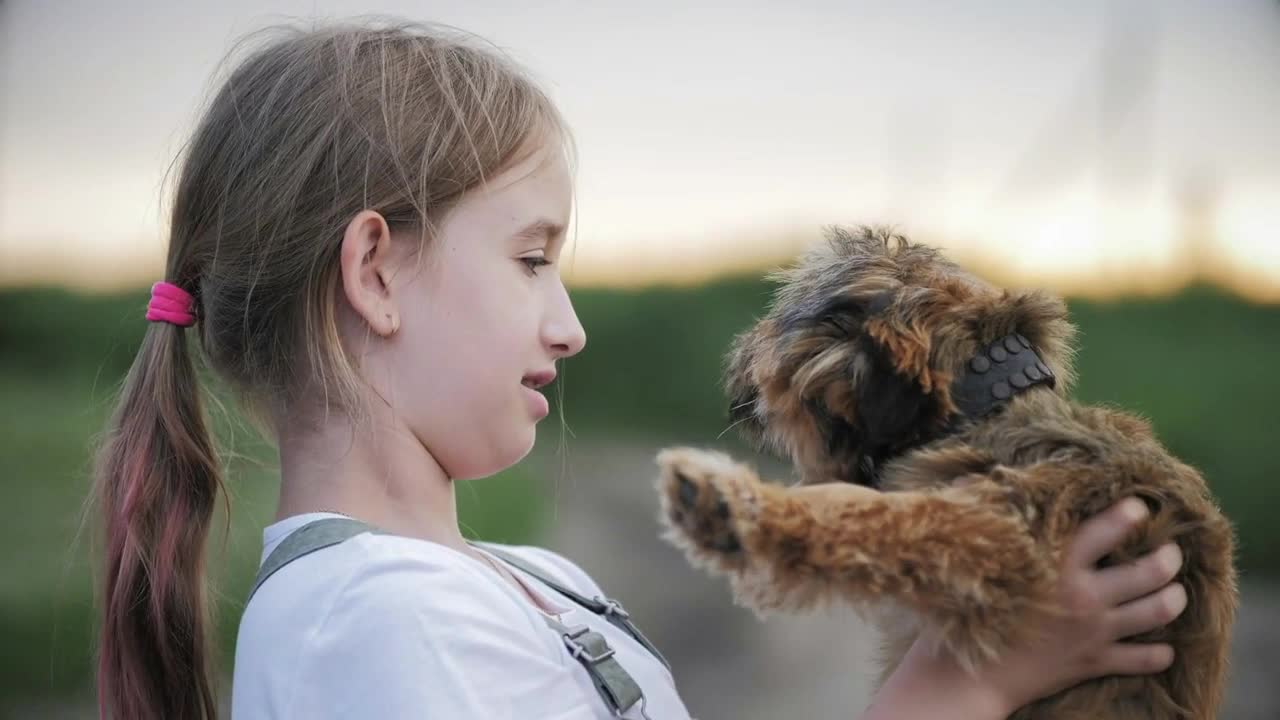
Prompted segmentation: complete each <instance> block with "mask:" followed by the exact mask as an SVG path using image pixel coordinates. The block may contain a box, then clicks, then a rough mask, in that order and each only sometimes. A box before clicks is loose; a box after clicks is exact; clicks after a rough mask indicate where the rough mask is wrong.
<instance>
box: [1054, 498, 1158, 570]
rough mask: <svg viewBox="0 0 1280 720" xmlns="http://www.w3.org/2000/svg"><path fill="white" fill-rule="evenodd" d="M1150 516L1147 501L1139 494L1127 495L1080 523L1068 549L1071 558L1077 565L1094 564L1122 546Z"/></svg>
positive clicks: (1068, 559) (1068, 555)
mask: <svg viewBox="0 0 1280 720" xmlns="http://www.w3.org/2000/svg"><path fill="white" fill-rule="evenodd" d="M1146 517H1147V505H1146V503H1144V502H1142V501H1141V500H1139V499H1138V498H1135V497H1130V498H1125V499H1124V500H1121V501H1120V502H1118V503H1116V504H1115V505H1112V506H1111V507H1109V508H1107V509H1106V510H1104V511H1102V512H1100V513H1098V514H1097V515H1095V516H1093V517H1091V518H1089V519H1088V520H1086V521H1085V522H1084V524H1082V525H1081V526H1080V529H1079V530H1077V531H1076V535H1075V539H1073V540H1072V542H1071V547H1070V549H1068V551H1067V561H1068V562H1070V563H1071V564H1073V565H1075V566H1076V567H1084V568H1092V567H1093V566H1094V565H1096V564H1097V562H1098V561H1099V560H1101V559H1102V558H1103V556H1105V555H1106V554H1107V553H1110V552H1111V551H1113V550H1115V549H1116V548H1117V547H1119V545H1120V543H1121V542H1123V541H1124V539H1125V538H1126V537H1128V536H1129V533H1131V532H1133V529H1134V528H1135V527H1137V526H1138V523H1140V522H1142V521H1143V520H1145V519H1146Z"/></svg>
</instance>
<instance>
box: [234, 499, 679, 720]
mask: <svg viewBox="0 0 1280 720" xmlns="http://www.w3.org/2000/svg"><path fill="white" fill-rule="evenodd" d="M325 517H341V516H338V515H332V514H329V513H310V514H306V515H297V516H294V517H290V518H286V519H284V520H282V521H280V522H277V523H275V524H273V525H270V526H268V527H267V528H266V530H265V531H264V532H263V544H264V548H263V553H262V557H263V559H264V560H265V559H266V557H267V555H269V554H270V553H271V551H272V550H274V549H275V548H276V546H277V545H279V544H280V542H281V541H282V540H284V538H285V536H287V535H288V534H289V533H290V532H292V531H294V530H296V529H297V528H299V527H302V526H303V525H305V524H306V523H308V522H311V521H313V520H318V519H321V518H325ZM499 547H502V548H503V549H505V550H506V551H508V552H510V553H513V554H515V555H517V556H519V557H520V558H521V559H523V560H525V561H526V562H530V563H532V564H533V565H534V566H536V567H538V568H541V569H542V570H543V572H544V573H546V574H548V575H549V576H551V577H553V578H555V579H556V580H557V581H558V582H560V583H561V584H563V585H565V586H566V587H568V588H571V589H573V590H574V591H576V592H578V593H580V594H582V595H585V596H587V597H592V596H596V595H603V594H604V593H603V592H601V590H600V588H599V586H597V585H596V583H595V582H593V581H592V580H591V578H590V577H589V576H588V575H587V574H586V573H585V572H583V570H582V569H581V568H579V567H578V566H576V565H574V564H573V563H572V562H570V561H569V560H567V559H565V558H564V557H562V556H560V555H558V554H556V553H553V552H551V551H549V550H545V549H541V548H535V547H527V546H499ZM490 557H493V556H492V555H490ZM506 567H507V569H509V570H510V571H511V572H512V573H513V574H514V575H516V576H517V577H518V578H519V579H520V580H522V581H523V583H524V584H525V585H526V586H528V587H530V588H531V589H532V590H533V591H534V592H536V593H538V595H540V596H541V597H542V598H543V599H545V600H546V601H548V605H550V606H554V609H555V610H556V611H563V612H561V613H560V614H559V615H557V619H559V620H560V622H562V623H564V624H565V625H569V626H578V625H588V626H590V627H591V629H593V630H595V631H596V632H598V633H600V634H602V635H604V637H605V638H606V640H607V641H608V643H609V646H610V647H611V648H613V649H614V650H615V652H616V654H615V656H614V657H615V658H616V659H617V660H618V662H619V663H620V664H621V665H622V666H623V667H624V668H625V669H626V670H627V672H628V673H629V674H630V675H631V676H632V677H633V678H634V679H635V681H636V682H637V683H638V684H639V685H640V687H641V689H642V690H643V691H644V695H645V698H646V699H645V707H644V712H645V713H646V714H647V715H648V717H649V718H652V720H688V718H689V712H688V710H687V709H686V708H685V706H684V703H683V702H682V701H681V700H680V697H679V695H678V694H677V692H676V688H675V681H674V679H673V678H672V677H671V673H669V672H668V671H667V669H666V667H665V666H663V665H662V663H661V662H659V661H658V660H657V658H655V657H654V656H653V655H652V654H651V653H650V652H649V651H648V650H646V649H645V648H644V647H643V646H642V645H640V643H638V642H636V641H635V639H634V638H632V637H631V636H630V635H628V634H627V633H625V632H624V631H622V630H621V629H619V628H617V627H615V626H614V625H613V624H611V623H609V622H608V621H607V620H605V619H604V618H602V617H600V616H598V615H596V614H594V613H592V612H590V611H588V610H586V609H585V608H582V607H580V606H578V605H577V604H576V603H573V602H571V601H570V600H569V599H568V598H565V597H564V596H563V595H560V594H559V593H557V592H555V591H554V590H551V589H550V588H549V587H547V586H546V585H545V584H544V583H542V582H540V581H539V580H537V579H536V578H534V577H533V576H531V575H528V574H526V573H524V572H522V571H520V570H518V569H516V568H513V567H511V566H510V565H506ZM541 613H542V610H540V609H539V608H537V607H536V606H535V605H534V604H533V603H531V602H530V600H529V598H528V597H525V596H524V595H523V594H522V593H520V592H519V591H518V590H517V589H516V588H514V587H512V586H511V584H510V583H509V582H507V581H506V580H504V579H502V578H501V577H500V576H499V575H498V574H497V573H496V572H494V570H493V569H492V568H490V567H486V566H485V565H484V564H483V563H481V562H480V561H478V560H476V559H474V558H472V557H471V556H469V555H465V554H463V553H460V552H458V551H456V550H453V549H451V548H448V547H445V546H443V545H440V544H438V543H432V542H427V541H424V540H416V539H413V538H406V537H398V536H392V535H373V534H363V535H358V536H356V537H353V538H351V539H350V540H347V541H345V542H343V543H340V544H338V545H335V546H332V547H329V548H325V549H324V550H321V551H318V552H314V553H312V554H310V555H305V556H303V557H300V558H298V559H296V560H294V561H293V562H291V563H289V564H288V565H286V566H285V567H283V568H282V569H280V570H279V571H277V572H276V573H275V574H274V575H272V576H271V579H270V580H269V581H267V582H266V583H264V584H263V586H262V588H261V589H260V590H259V591H258V593H257V595H255V596H254V598H253V602H251V603H250V604H249V606H248V607H247V608H246V609H245V613H244V616H243V618H242V619H241V621H240V633H239V639H238V641H237V644H236V658H235V675H234V679H233V685H232V706H231V715H232V718H233V719H234V720H255V719H256V718H271V719H272V720H286V719H289V720H293V719H297V720H304V719H305V720H324V719H326V718H416V719H420V720H434V719H437V718H439V719H441V720H471V719H473V718H474V719H475V720H503V719H505V718H521V719H525V718H539V719H543V720H605V719H606V718H612V717H614V716H613V715H612V713H611V712H610V711H609V709H608V707H607V706H606V705H605V704H604V701H603V700H602V699H601V698H600V696H599V694H598V693H597V691H596V689H595V687H594V686H593V685H592V683H591V678H590V676H589V675H588V674H587V672H586V670H585V669H584V668H583V667H582V665H581V664H580V663H579V662H578V661H577V660H575V659H574V658H573V657H572V656H571V655H570V654H569V651H568V650H567V649H566V647H565V645H564V642H563V641H562V640H561V639H560V637H559V636H558V635H557V634H556V633H555V632H554V631H553V630H552V629H551V628H549V627H548V626H547V624H546V621H545V620H544V618H543V616H542V614H541ZM640 711H641V707H640V703H637V704H636V705H635V706H633V707H632V708H631V710H630V711H629V712H628V713H627V714H626V715H625V716H624V717H625V718H628V719H634V720H643V717H644V716H643V715H642V714H641V712H640Z"/></svg>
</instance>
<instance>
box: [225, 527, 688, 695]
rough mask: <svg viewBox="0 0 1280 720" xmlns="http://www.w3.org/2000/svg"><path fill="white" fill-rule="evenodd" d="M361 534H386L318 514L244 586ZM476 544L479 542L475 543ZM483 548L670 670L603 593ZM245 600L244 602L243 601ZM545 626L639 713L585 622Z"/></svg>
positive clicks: (622, 675) (631, 686)
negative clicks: (589, 592)
mask: <svg viewBox="0 0 1280 720" xmlns="http://www.w3.org/2000/svg"><path fill="white" fill-rule="evenodd" d="M364 533H373V534H379V535H381V534H386V533H384V532H383V531H381V530H379V529H378V528H375V527H373V526H372V525H368V524H366V523H363V522H360V521H359V520H354V519H351V518H324V519H321V520H314V521H312V522H309V523H307V524H306V525H303V526H302V527H300V528H298V529H297V530H294V531H293V532H291V533H289V535H288V536H287V537H286V538H285V539H284V540H283V541H282V542H281V543H280V544H279V545H277V546H276V549H275V550H272V551H271V554H270V555H268V556H267V559H266V560H265V561H264V562H263V563H262V567H261V568H260V569H259V570H258V575H257V577H256V578H255V579H254V582H253V588H252V589H251V590H250V591H249V600H252V599H253V596H254V595H255V594H257V592H258V588H260V587H262V584H263V583H265V582H266V581H267V579H268V578H270V577H271V576H272V575H274V574H275V573H276V572H277V571H279V570H280V569H281V568H283V567H284V566H285V565H288V564H289V563H291V562H293V561H294V560H297V559H298V558H300V557H303V556H306V555H310V554H311V553H313V552H316V551H317V550H323V549H324V548H327V547H331V546H333V545H337V544H339V543H341V542H343V541H345V540H349V539H351V538H353V537H355V536H357V535H361V534H364ZM477 544H479V543H477ZM484 548H485V550H486V551H488V552H490V553H493V554H494V555H497V556H498V557H500V558H502V559H503V560H505V561H506V562H508V563H510V564H512V565H514V566H515V567H517V568H519V569H521V570H523V571H525V572H527V573H529V574H530V575H532V576H534V577H536V578H538V579H539V580H541V581H542V582H544V583H546V584H547V586H549V587H551V588H552V589H553V590H555V591H556V592H559V593H560V594H562V595H564V596H565V597H568V598H569V599H570V600H573V601H574V602H576V603H578V604H579V605H581V606H582V607H584V608H586V609H587V610H589V611H591V612H593V613H595V614H597V615H604V617H605V619H606V620H608V621H609V622H611V623H613V624H614V625H616V626H617V627H619V628H621V629H623V630H624V631H626V632H627V633H628V634H630V635H631V636H632V637H634V638H635V639H636V640H637V641H638V642H639V643H640V644H641V645H643V646H644V647H645V648H646V649H648V650H649V651H650V652H652V653H653V654H654V656H655V657H657V658H658V659H659V660H660V661H662V664H663V665H666V666H667V668H668V669H670V667H671V666H670V665H668V664H667V661H666V659H665V658H663V657H662V655H661V654H660V653H659V652H658V650H657V648H656V647H654V646H653V644H652V643H650V642H649V641H648V640H647V639H646V638H645V637H644V635H642V634H640V630H639V629H638V628H636V627H635V625H633V624H632V623H631V621H630V620H629V618H628V615H627V612H626V610H624V609H623V608H622V606H621V605H620V604H619V603H618V602H617V601H616V600H612V599H608V598H603V599H602V598H587V597H585V596H583V595H580V594H578V593H576V592H574V591H573V590H570V589H569V588H566V587H564V586H563V585H561V584H559V583H557V582H555V581H554V580H552V579H551V578H548V577H547V576H546V575H545V574H544V573H543V572H542V571H541V570H539V569H538V568H536V567H535V566H533V565H532V564H530V563H527V562H525V561H523V560H522V559H520V558H517V557H515V556H513V555H511V554H510V553H507V552H504V551H502V550H499V549H497V548H494V547H492V546H489V545H487V544H485V545H484ZM247 602H248V601H246V604H247ZM542 618H543V620H545V621H546V624H547V626H548V627H550V628H551V629H552V630H554V631H555V632H556V634H557V635H559V636H560V638H561V640H562V641H563V642H564V644H565V647H566V648H567V649H568V650H569V654H570V655H572V656H573V657H574V659H576V660H577V661H578V662H579V663H580V664H581V665H582V667H583V669H585V670H586V671H587V674H588V675H589V676H590V677H591V683H592V684H593V685H594V686H595V688H596V692H597V693H599V695H600V699H601V700H603V701H604V703H605V705H607V706H608V707H609V709H610V710H611V711H613V713H614V714H615V715H617V716H618V717H621V716H622V714H623V713H625V712H627V711H628V710H630V709H631V708H632V707H633V706H634V705H635V704H636V703H640V708H641V713H642V714H643V712H644V705H645V703H644V700H645V698H644V692H643V691H642V690H641V689H640V685H639V684H638V683H637V682H636V681H635V679H634V678H632V677H631V675H630V674H629V673H628V672H627V671H626V668H624V667H622V665H621V664H620V663H619V662H618V660H617V659H616V658H615V657H614V650H613V648H611V647H609V643H608V641H607V640H606V639H605V637H604V636H603V635H601V634H600V633H598V632H595V631H594V630H591V629H590V628H589V627H588V626H586V625H579V626H577V627H569V626H567V625H565V624H564V623H562V622H560V621H559V620H556V619H555V618H553V617H550V616H548V615H546V614H542Z"/></svg>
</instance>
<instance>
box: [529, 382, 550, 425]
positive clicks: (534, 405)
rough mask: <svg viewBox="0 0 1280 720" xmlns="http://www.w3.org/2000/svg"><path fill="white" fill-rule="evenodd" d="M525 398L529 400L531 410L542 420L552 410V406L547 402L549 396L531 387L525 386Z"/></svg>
mask: <svg viewBox="0 0 1280 720" xmlns="http://www.w3.org/2000/svg"><path fill="white" fill-rule="evenodd" d="M524 394H525V398H526V399H527V400H528V401H529V411H530V412H532V413H533V414H534V416H535V417H536V418H537V419H539V420H541V419H542V418H544V417H546V416H547V415H548V414H550V412H551V406H550V405H549V404H548V403H547V398H546V396H544V395H543V394H542V393H540V392H538V391H537V390H535V389H533V388H531V387H529V386H528V385H526V386H525V388H524Z"/></svg>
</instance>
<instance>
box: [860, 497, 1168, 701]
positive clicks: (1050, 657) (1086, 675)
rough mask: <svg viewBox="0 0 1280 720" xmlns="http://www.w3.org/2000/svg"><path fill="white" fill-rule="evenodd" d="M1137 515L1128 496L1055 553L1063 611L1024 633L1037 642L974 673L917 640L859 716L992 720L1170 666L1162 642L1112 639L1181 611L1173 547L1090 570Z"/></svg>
mask: <svg viewBox="0 0 1280 720" xmlns="http://www.w3.org/2000/svg"><path fill="white" fill-rule="evenodd" d="M1146 513H1147V509H1146V505H1145V504H1143V503H1142V502H1141V501H1140V500H1137V499H1136V498H1129V499H1126V500H1123V501H1121V502H1119V503H1116V504H1115V505H1114V506H1112V507H1111V508H1110V509H1109V510H1107V511H1105V512H1103V513H1101V514H1099V515H1097V516H1096V517H1094V518H1091V519H1090V520H1089V521H1088V522H1086V523H1085V524H1083V525H1082V526H1081V527H1080V530H1079V531H1078V532H1077V533H1076V536H1075V538H1074V539H1073V540H1072V543H1071V545H1070V547H1069V548H1068V550H1067V552H1066V553H1065V554H1064V556H1063V567H1062V572H1061V576H1060V578H1061V580H1060V585H1059V589H1058V598H1059V603H1060V605H1061V606H1062V608H1063V609H1064V610H1065V611H1066V612H1065V613H1064V614H1063V615H1062V616H1061V617H1057V618H1053V619H1050V620H1046V621H1045V622H1044V625H1043V627H1041V628H1038V631H1039V632H1037V633H1033V634H1035V635H1037V636H1039V637H1040V638H1042V639H1041V640H1040V641H1039V642H1037V643H1035V644H1034V645H1030V646H1027V647H1022V648H1015V649H1013V650H1012V651H1010V652H1008V653H1005V655H1004V656H1003V657H1001V658H1000V661H999V662H998V663H995V664H993V665H990V666H987V667H985V668H983V669H982V670H981V671H980V672H979V673H978V674H977V675H976V676H975V675H970V674H968V673H966V672H965V671H964V670H963V669H962V668H961V667H960V666H959V665H958V664H957V663H956V662H955V661H954V660H953V659H952V658H951V657H950V656H948V655H945V654H937V655H935V654H933V653H932V652H930V649H929V648H930V647H931V646H932V643H931V642H930V638H928V637H921V638H920V639H919V640H918V641H917V642H916V644H915V645H914V646H913V647H912V648H911V650H910V651H909V652H908V653H907V656H906V657H905V658H904V659H903V661H902V664H901V665H899V666H898V668H897V669H896V670H895V671H894V672H893V675H892V676H890V678H889V679H888V681H887V682H885V684H884V686H883V687H881V688H880V690H879V692H877V694H876V696H875V697H874V698H873V699H872V703H871V706H870V707H869V708H868V709H867V712H866V714H865V715H863V718H862V720H883V719H887V718H896V719H899V720H902V719H910V720H916V719H918V720H925V719H926V718H949V719H950V718H963V719H964V720H996V719H997V718H1005V717H1007V716H1009V715H1010V714H1012V713H1013V712H1014V711H1015V710H1017V709H1018V708H1020V707H1022V706H1023V705H1026V704H1028V703H1031V702H1033V701H1035V700H1038V699H1040V698H1043V697H1047V696H1049V695H1052V694H1054V693H1056V692H1058V691H1060V690H1064V689H1066V688H1069V687H1071V686H1072V685H1075V684H1077V683H1079V682H1083V681H1084V680H1088V679H1090V678H1095V677H1099V676H1102V675H1138V674H1145V673H1156V672H1160V671H1162V670H1164V669H1165V668H1167V667H1169V665H1170V664H1172V663H1173V648H1172V647H1170V646H1169V645H1166V644H1145V645H1141V644H1135V643H1122V642H1120V640H1121V639H1123V638H1126V637H1129V636H1132V635H1137V634H1139V633H1143V632H1146V631H1148V630H1152V629H1155V628H1157V627H1160V626H1162V625H1165V624H1167V623H1169V622H1170V621H1171V620H1173V619H1174V618H1175V617H1177V616H1178V615H1179V614H1180V613H1181V612H1182V610H1183V609H1184V608H1185V607H1186V604H1187V596H1186V592H1185V591H1184V590H1183V589H1182V586H1181V585H1178V584H1176V583H1170V580H1171V579H1172V578H1173V577H1174V575H1175V574H1176V573H1177V571H1178V568H1179V567H1181V565H1182V556H1181V555H1180V553H1179V552H1178V549H1177V546H1176V545H1166V546H1165V547H1162V548H1160V549H1159V550H1156V551H1155V552H1153V553H1151V554H1150V555H1147V556H1145V557H1143V558H1142V559H1140V560H1138V561H1136V562H1134V563H1131V564H1128V565H1123V566H1116V567H1110V568H1105V569H1098V568H1097V567H1096V564H1097V561H1098V560H1099V559H1100V558H1102V557H1103V556H1105V555H1106V554H1107V553H1109V552H1111V551H1112V550H1114V549H1116V548H1117V547H1118V546H1119V545H1120V543H1121V541H1123V540H1124V538H1125V537H1126V536H1127V535H1128V534H1129V532H1130V531H1132V530H1133V528H1134V527H1135V526H1136V525H1137V524H1138V523H1139V522H1141V521H1142V519H1143V518H1145V517H1146Z"/></svg>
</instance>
